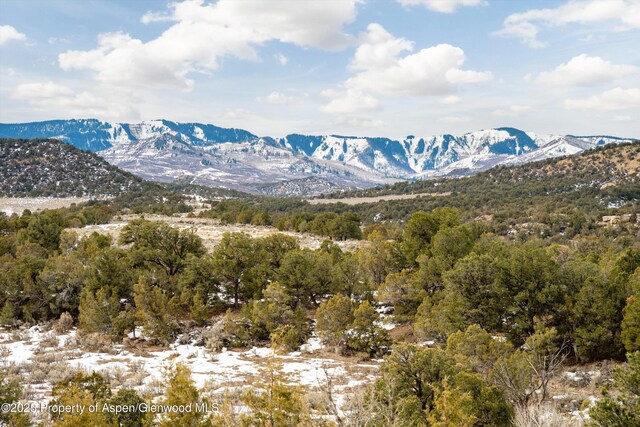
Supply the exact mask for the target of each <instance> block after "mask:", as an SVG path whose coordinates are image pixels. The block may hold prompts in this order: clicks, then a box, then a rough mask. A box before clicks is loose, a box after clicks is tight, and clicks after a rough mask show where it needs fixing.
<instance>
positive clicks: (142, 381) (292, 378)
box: [0, 326, 379, 402]
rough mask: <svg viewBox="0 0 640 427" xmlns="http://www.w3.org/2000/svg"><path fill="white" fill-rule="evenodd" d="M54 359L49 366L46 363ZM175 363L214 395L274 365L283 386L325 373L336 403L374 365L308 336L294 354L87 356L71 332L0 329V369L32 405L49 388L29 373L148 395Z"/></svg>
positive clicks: (372, 372)
mask: <svg viewBox="0 0 640 427" xmlns="http://www.w3.org/2000/svg"><path fill="white" fill-rule="evenodd" d="M43 357H44V358H45V359H43ZM54 358H55V364H53V363H52V361H51V360H49V359H54ZM177 362H182V363H184V364H185V365H187V366H188V367H189V369H190V370H191V372H192V378H193V380H194V381H195V383H196V385H197V386H198V387H200V388H207V390H209V391H210V392H212V393H214V394H217V393H221V392H223V391H224V390H226V389H232V388H237V387H244V386H249V385H252V384H255V382H256V380H258V381H259V380H260V377H261V374H262V371H263V370H264V369H266V368H267V366H269V365H273V366H276V367H278V368H279V369H280V371H281V372H282V373H283V374H284V376H285V378H286V381H287V382H289V383H291V384H299V385H304V386H308V387H309V388H310V389H311V390H314V389H317V388H318V387H322V386H324V385H325V384H326V381H327V375H329V376H330V377H331V380H332V384H333V385H334V389H335V394H336V395H338V396H339V397H338V398H337V399H338V400H340V401H344V399H345V397H346V396H345V393H347V392H348V391H349V390H350V389H352V388H354V387H357V386H359V385H361V384H364V383H368V382H372V381H373V380H374V378H375V377H376V374H377V371H378V367H379V365H378V363H376V362H368V363H360V362H359V361H358V360H357V359H355V358H351V359H350V358H345V357H339V356H336V355H334V354H331V353H327V352H325V351H324V350H323V348H322V345H321V344H320V340H319V339H318V338H316V337H312V338H310V339H309V341H308V342H307V343H306V344H305V345H303V346H302V348H301V350H300V351H296V352H291V353H286V354H279V353H276V352H275V351H274V350H272V349H270V348H266V347H254V348H252V349H249V350H244V351H236V350H229V349H223V350H222V351H221V352H219V353H213V352H210V351H208V350H207V349H206V348H205V347H204V346H197V345H194V344H193V343H188V344H178V343H175V344H172V345H171V346H170V347H169V348H155V347H151V348H148V349H146V350H143V351H136V349H133V348H129V347H126V348H125V346H124V345H113V347H112V349H111V351H110V352H106V351H105V352H91V351H85V350H83V349H82V348H81V347H79V346H78V344H77V338H76V331H75V330H71V331H70V332H67V333H64V334H56V333H54V332H53V331H45V330H44V328H42V327H40V326H35V327H32V328H30V329H25V330H21V331H18V332H9V331H3V330H0V366H2V367H3V369H7V370H13V371H14V372H15V371H16V370H17V371H19V372H20V373H21V375H22V378H23V379H24V382H25V385H28V386H29V387H30V390H31V396H32V397H31V399H32V400H33V401H35V402H38V401H39V402H46V401H48V400H49V399H50V391H51V388H52V386H53V385H54V384H53V383H52V381H48V378H49V376H48V375H45V376H42V378H41V377H40V376H38V377H36V374H34V373H38V375H39V373H40V372H41V371H42V370H45V371H48V370H53V369H59V370H61V371H64V370H65V369H66V370H67V371H66V372H67V377H68V376H70V374H73V372H75V371H84V372H92V371H99V372H101V373H102V374H103V375H105V377H107V378H109V379H111V380H112V386H113V385H114V383H113V381H116V380H117V381H116V384H115V386H116V387H118V386H127V387H133V388H136V389H138V390H147V391H148V390H150V389H152V388H154V387H155V388H156V389H157V388H158V387H159V386H158V385H160V388H161V387H162V384H163V383H162V375H163V372H164V371H165V369H166V368H168V367H170V366H171V365H172V364H175V363H177Z"/></svg>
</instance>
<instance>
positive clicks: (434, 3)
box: [398, 0, 488, 13]
mask: <svg viewBox="0 0 640 427" xmlns="http://www.w3.org/2000/svg"><path fill="white" fill-rule="evenodd" d="M398 2H399V3H400V4H402V5H403V6H415V5H422V6H425V7H426V8H427V9H429V10H433V11H434V12H441V13H453V12H455V11H456V9H457V8H458V6H486V5H487V4H488V3H487V2H486V1H485V0H398Z"/></svg>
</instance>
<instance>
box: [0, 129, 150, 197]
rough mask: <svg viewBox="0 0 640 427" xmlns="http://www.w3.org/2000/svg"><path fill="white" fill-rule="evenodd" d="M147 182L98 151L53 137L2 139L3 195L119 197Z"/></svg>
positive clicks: (0, 186) (0, 169)
mask: <svg viewBox="0 0 640 427" xmlns="http://www.w3.org/2000/svg"><path fill="white" fill-rule="evenodd" d="M142 187H143V181H142V180H141V179H140V178H138V177H136V176H134V175H132V174H131V173H129V172H125V171H122V170H120V169H118V168H117V167H115V166H113V165H111V164H109V163H107V162H106V161H105V160H104V159H102V158H100V157H99V156H97V155H96V154H93V153H89V152H86V151H82V150H79V149H77V148H75V147H73V146H71V145H69V144H65V143H63V142H60V141H56V140H51V139H30V140H24V139H23V140H20V139H0V195H2V196H11V197H24V196H31V197H34V196H48V197H66V196H77V197H84V196H117V195H120V194H124V193H128V192H131V191H138V190H140V189H141V188H142Z"/></svg>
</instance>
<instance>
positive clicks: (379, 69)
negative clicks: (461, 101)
mask: <svg viewBox="0 0 640 427" xmlns="http://www.w3.org/2000/svg"><path fill="white" fill-rule="evenodd" d="M413 47H414V43H413V42H412V41H410V40H406V39H403V38H396V37H394V36H393V35H392V34H390V33H389V32H387V31H386V30H385V29H384V28H383V27H382V26H381V25H379V24H369V26H368V27H367V32H366V33H364V34H362V35H361V37H360V44H359V46H358V48H357V49H356V52H355V54H354V56H353V59H352V61H351V64H350V65H349V68H350V69H351V70H352V71H353V72H354V75H353V76H352V77H350V78H348V79H347V80H346V81H344V82H343V83H342V84H341V86H342V87H343V89H342V90H338V91H325V93H324V94H325V96H328V97H330V98H334V99H333V100H332V101H331V102H329V104H327V105H326V106H325V107H323V108H322V110H323V111H325V112H331V113H349V112H353V111H362V110H367V109H372V108H376V107H377V106H378V100H377V99H376V98H374V96H373V95H386V96H430V95H447V94H451V93H452V92H454V91H455V90H456V88H457V86H458V85H460V84H469V83H480V82H485V81H487V80H490V79H491V78H492V74H491V73H490V72H479V71H471V70H462V69H461V68H460V67H461V66H462V64H463V63H464V61H465V55H464V52H463V50H462V49H460V48H458V47H455V46H451V45H448V44H439V45H437V46H433V47H429V48H425V49H421V50H420V51H418V52H416V53H408V54H406V55H404V56H402V54H403V53H405V52H411V51H413ZM332 94H333V95H332ZM450 100H451V101H455V98H451V99H450Z"/></svg>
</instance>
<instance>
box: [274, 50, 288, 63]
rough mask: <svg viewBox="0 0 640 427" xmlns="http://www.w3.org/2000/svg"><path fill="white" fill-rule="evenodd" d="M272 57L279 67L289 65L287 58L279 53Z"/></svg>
mask: <svg viewBox="0 0 640 427" xmlns="http://www.w3.org/2000/svg"><path fill="white" fill-rule="evenodd" d="M273 57H274V58H275V59H276V61H278V62H279V63H280V65H287V64H288V63H289V58H287V57H286V56H284V55H283V54H281V53H277V54H275V55H273Z"/></svg>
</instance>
